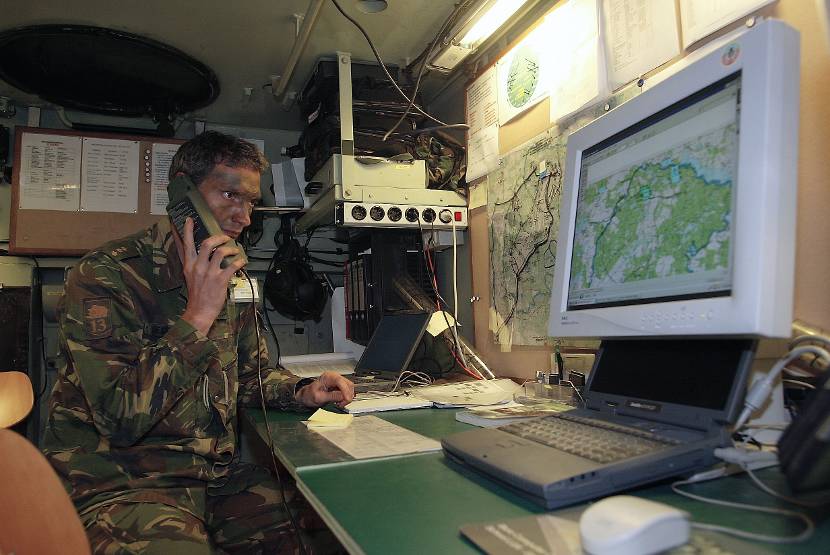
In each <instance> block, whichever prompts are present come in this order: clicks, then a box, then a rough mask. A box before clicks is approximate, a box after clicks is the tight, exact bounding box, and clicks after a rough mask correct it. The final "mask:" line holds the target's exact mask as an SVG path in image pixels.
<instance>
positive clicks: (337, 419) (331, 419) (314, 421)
mask: <svg viewBox="0 0 830 555" xmlns="http://www.w3.org/2000/svg"><path fill="white" fill-rule="evenodd" d="M353 419H354V416H352V415H351V414H338V413H335V412H329V411H327V410H323V409H317V412H315V413H314V414H312V415H311V416H310V417H309V419H308V424H307V426H308V427H309V428H327V429H331V428H347V427H349V425H350V424H351V423H352V420H353Z"/></svg>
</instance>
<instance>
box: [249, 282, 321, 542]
mask: <svg viewBox="0 0 830 555" xmlns="http://www.w3.org/2000/svg"><path fill="white" fill-rule="evenodd" d="M240 271H241V272H242V275H244V276H245V279H247V280H248V285H250V287H251V304H252V305H253V310H254V329H255V330H256V344H257V357H256V374H257V381H258V382H259V402H260V405H261V408H262V418H263V420H264V421H265V431H266V433H267V434H268V451H269V452H270V453H271V464H272V465H273V466H274V474H275V475H276V478H277V483H278V484H279V487H280V497H281V498H282V506H283V508H284V509H285V512H286V513H287V514H288V519H289V520H290V521H291V527H292V528H293V529H294V534H295V535H296V536H297V544H298V545H299V548H300V553H301V555H306V553H307V552H306V549H305V544H304V543H303V538H302V536H301V534H300V528H299V526H297V522H296V520H295V519H294V513H292V512H291V509H290V508H289V506H288V501H287V500H286V499H285V485H284V484H283V483H282V477H281V476H280V469H279V465H278V464H277V457H276V455H275V454H274V435H273V434H272V433H271V425H270V424H269V422H268V409H267V408H266V406H265V388H264V387H263V385H262V341H261V338H260V335H259V315H258V313H257V310H256V303H255V301H254V287H255V286H254V283H253V281H252V280H251V276H249V275H248V272H246V271H245V270H244V269H242V270H240Z"/></svg>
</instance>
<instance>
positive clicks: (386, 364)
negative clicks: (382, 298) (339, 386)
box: [354, 312, 430, 375]
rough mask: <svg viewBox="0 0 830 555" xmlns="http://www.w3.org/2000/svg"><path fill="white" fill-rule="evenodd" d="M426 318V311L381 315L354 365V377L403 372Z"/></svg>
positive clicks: (425, 323)
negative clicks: (355, 375)
mask: <svg viewBox="0 0 830 555" xmlns="http://www.w3.org/2000/svg"><path fill="white" fill-rule="evenodd" d="M429 317H430V314H429V313H426V312H421V313H416V314H386V315H384V316H383V318H381V320H380V323H379V324H378V326H377V328H375V332H374V333H373V334H372V338H371V339H370V340H369V344H368V345H367V346H366V350H365V351H363V356H361V357H360V360H359V361H358V363H357V365H356V366H355V369H354V372H355V374H357V375H366V374H381V375H385V374H390V375H391V374H398V373H400V372H401V371H402V370H406V367H407V365H408V364H409V360H410V359H411V358H412V353H414V352H415V349H416V347H417V346H418V342H419V341H420V340H421V334H422V333H423V332H424V328H426V325H427V321H428V320H429Z"/></svg>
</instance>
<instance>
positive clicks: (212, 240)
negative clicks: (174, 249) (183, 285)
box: [174, 218, 245, 335]
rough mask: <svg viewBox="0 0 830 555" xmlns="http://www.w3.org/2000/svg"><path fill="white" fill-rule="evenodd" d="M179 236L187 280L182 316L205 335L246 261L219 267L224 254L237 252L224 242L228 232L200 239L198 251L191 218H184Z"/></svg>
mask: <svg viewBox="0 0 830 555" xmlns="http://www.w3.org/2000/svg"><path fill="white" fill-rule="evenodd" d="M174 233H175V231H174ZM176 237H177V238H178V235H177V234H176ZM178 239H180V241H181V248H180V252H182V267H183V270H184V279H185V282H187V308H186V309H185V311H184V314H182V319H183V320H186V321H187V322H190V324H192V325H193V327H195V328H196V329H197V330H199V331H200V332H202V333H203V334H205V335H207V333H208V330H210V327H211V326H212V325H213V322H214V321H215V320H216V317H217V316H218V315H219V312H221V310H222V307H223V306H224V305H225V300H226V299H227V295H228V283H229V282H230V280H231V278H232V277H233V275H234V274H235V273H236V272H237V271H238V270H239V269H240V268H242V266H244V264H245V262H244V261H243V260H235V261H234V262H233V263H231V264H229V265H228V266H227V267H226V268H222V267H221V263H222V259H223V258H224V257H226V256H229V255H234V254H237V253H238V252H239V248H238V247H236V246H230V245H227V244H226V243H228V241H230V237H228V236H227V235H214V236H211V237H208V238H207V239H205V240H204V241H202V244H201V246H200V247H199V252H198V254H197V253H196V245H195V244H194V241H193V220H191V219H190V218H187V220H185V224H184V237H181V238H178Z"/></svg>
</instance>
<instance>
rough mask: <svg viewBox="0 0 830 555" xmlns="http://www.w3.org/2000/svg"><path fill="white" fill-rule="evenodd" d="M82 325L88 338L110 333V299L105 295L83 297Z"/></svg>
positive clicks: (109, 334)
mask: <svg viewBox="0 0 830 555" xmlns="http://www.w3.org/2000/svg"><path fill="white" fill-rule="evenodd" d="M84 327H85V328H86V332H87V334H88V335H89V338H90V339H104V338H106V337H110V336H111V335H112V300H111V299H109V298H107V297H95V298H92V299H84Z"/></svg>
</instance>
